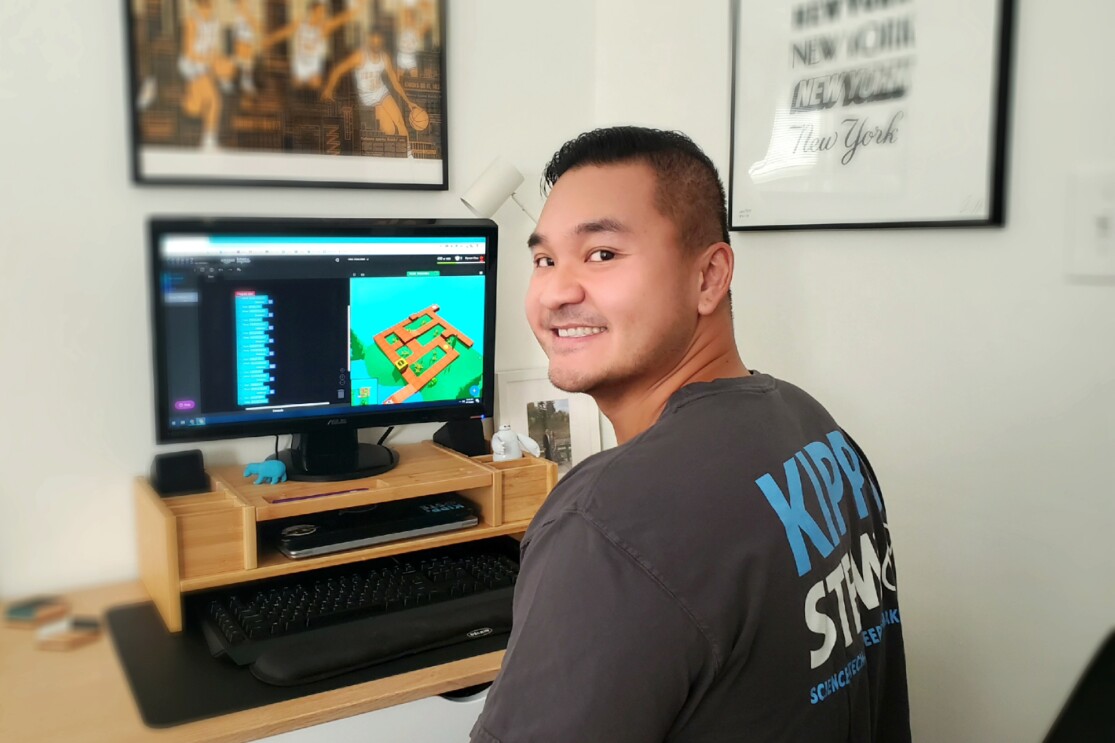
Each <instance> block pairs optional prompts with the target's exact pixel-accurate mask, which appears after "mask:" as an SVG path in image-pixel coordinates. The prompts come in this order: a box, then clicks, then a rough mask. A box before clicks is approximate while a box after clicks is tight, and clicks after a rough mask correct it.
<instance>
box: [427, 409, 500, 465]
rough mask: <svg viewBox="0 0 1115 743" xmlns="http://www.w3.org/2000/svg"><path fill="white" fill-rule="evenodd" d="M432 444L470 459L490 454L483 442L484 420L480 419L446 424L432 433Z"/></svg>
mask: <svg viewBox="0 0 1115 743" xmlns="http://www.w3.org/2000/svg"><path fill="white" fill-rule="evenodd" d="M434 442H435V443H438V444H441V445H442V446H445V447H448V448H450V449H453V450H454V451H459V452H460V453H461V454H464V455H466V456H470V457H476V456H479V455H481V454H489V453H491V449H490V448H489V447H488V442H487V441H485V440H484V420H483V419H481V418H466V419H465V420H462V421H449V422H447V423H446V424H445V425H443V426H442V427H441V428H439V429H438V430H437V431H436V432H434Z"/></svg>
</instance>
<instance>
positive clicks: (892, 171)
mask: <svg viewBox="0 0 1115 743" xmlns="http://www.w3.org/2000/svg"><path fill="white" fill-rule="evenodd" d="M732 12H733V18H732V29H733V44H732V47H733V54H734V59H733V70H732V125H731V133H732V157H731V175H730V178H729V194H730V195H729V215H728V216H729V222H730V225H731V228H732V229H733V230H777V229H819V228H863V227H964V226H999V225H1002V224H1003V223H1004V204H1005V197H1004V180H1005V178H1004V173H1005V170H1006V131H1007V118H1008V92H1009V90H1008V89H1009V84H1008V83H1009V79H1010V66H1011V62H1010V60H1011V44H1012V26H1013V15H1014V0H735V1H734V3H733V5H732Z"/></svg>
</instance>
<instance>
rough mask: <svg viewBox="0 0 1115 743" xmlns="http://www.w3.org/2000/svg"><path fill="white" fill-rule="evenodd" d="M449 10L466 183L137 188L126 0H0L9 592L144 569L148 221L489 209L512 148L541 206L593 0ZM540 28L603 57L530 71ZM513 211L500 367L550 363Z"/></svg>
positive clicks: (222, 448) (2, 521)
mask: <svg viewBox="0 0 1115 743" xmlns="http://www.w3.org/2000/svg"><path fill="white" fill-rule="evenodd" d="M449 5H450V14H449V33H450V43H449V48H450V53H449V64H448V66H449V78H450V79H449V84H450V88H449V105H450V116H451V120H450V141H449V151H450V191H448V192H430V193H425V192H423V193H415V192H402V191H395V192H392V191H361V190H349V189H290V188H282V189H259V188H256V189H244V188H163V187H159V188H155V187H150V186H148V187H142V188H141V187H137V186H135V185H133V184H132V183H131V182H130V180H129V171H128V162H129V160H128V147H129V141H128V131H127V127H126V105H125V93H124V81H125V79H126V78H125V71H124V70H125V64H124V41H123V30H122V26H123V23H122V17H123V16H122V12H121V10H120V3H119V2H108V3H104V2H97V3H93V2H88V1H87V0H64V1H63V2H52V3H42V2H38V0H3V2H0V251H2V262H0V359H2V360H3V367H2V369H0V468H2V471H3V472H4V476H3V478H0V595H5V596H9V597H11V596H18V595H22V594H26V593H30V592H33V591H44V590H54V589H62V588H67V587H71V586H76V585H82V584H91V583H99V582H103V581H108V580H117V579H122V578H128V577H132V576H135V575H136V573H137V568H136V558H135V536H134V520H133V519H134V514H133V510H132V503H131V497H132V496H131V490H132V479H133V478H134V477H135V476H136V475H138V474H141V473H144V472H146V471H147V468H148V467H149V465H150V461H151V457H152V456H153V455H154V454H155V453H156V451H157V449H156V447H155V446H154V423H153V410H152V391H151V385H152V381H151V372H150V358H151V352H150V341H149V337H148V320H147V312H148V308H147V295H146V291H147V287H146V283H145V282H146V277H147V275H146V273H145V270H144V266H145V252H144V251H145V242H144V240H145V238H144V224H145V219H146V216H147V215H150V214H163V213H186V214H190V213H203V214H237V215H239V214H264V215H266V214H276V215H282V214H309V215H337V216H471V214H470V213H469V212H468V210H467V209H465V207H464V206H463V205H462V204H461V203H460V201H459V195H460V193H461V192H462V191H464V189H465V188H467V187H468V186H469V184H470V183H471V182H472V180H473V179H475V178H476V176H478V175H479V174H480V172H481V171H482V170H483V169H484V167H486V166H487V164H488V163H489V162H490V161H491V159H492V158H494V157H495V156H496V155H497V154H503V155H504V156H505V157H507V158H509V159H510V160H511V161H512V162H514V163H516V164H517V165H519V167H520V169H521V170H523V171H524V173H525V175H526V177H527V185H524V188H523V196H524V198H525V199H527V201H528V204H529V203H530V202H531V201H532V200H533V202H534V206H535V207H536V208H537V202H538V195H537V189H535V188H533V187H532V184H536V183H537V182H538V179H539V177H540V172H541V167H542V164H543V163H544V162H545V160H546V159H547V158H548V157H549V156H550V154H552V152H553V151H554V150H555V149H556V148H557V147H558V146H559V145H560V144H561V143H562V142H564V141H565V140H566V139H568V138H569V137H571V136H573V135H575V134H576V133H578V132H579V131H582V130H584V129H586V128H588V127H590V126H591V124H592V107H593V98H592V79H593V57H592V53H591V50H592V48H593V39H592V34H593V26H592V24H591V23H588V22H585V21H586V18H588V19H591V14H592V4H591V3H590V2H589V1H588V0H573V1H572V2H562V3H561V4H560V6H559V5H556V4H551V3H545V2H533V3H523V2H517V1H516V0H484V2H476V3H473V2H469V3H462V2H451V3H449ZM540 28H544V29H546V30H547V34H552V35H553V37H552V38H563V39H565V40H566V41H567V42H568V43H573V44H576V45H578V46H580V47H583V48H586V49H587V50H588V52H587V53H583V54H578V55H576V56H575V57H573V58H570V59H568V60H563V61H562V62H561V64H550V63H546V62H544V61H543V62H541V63H528V64H523V60H532V59H538V58H539V55H538V49H537V43H538V39H537V35H536V34H535V33H523V30H524V29H540ZM496 219H497V220H498V221H499V223H500V227H501V231H500V239H501V241H502V242H503V244H504V246H505V251H504V256H505V259H504V260H503V261H501V273H500V277H499V302H500V303H501V304H502V307H503V311H502V312H501V313H500V316H499V319H498V323H497V325H498V337H497V343H496V352H497V358H498V359H499V361H498V362H497V364H498V368H501V369H514V368H521V367H528V366H537V365H539V364H540V363H544V361H545V357H544V356H542V355H541V352H540V351H538V350H537V349H536V346H535V343H534V342H533V336H532V335H531V334H530V331H529V329H528V328H527V326H526V323H525V321H524V320H523V319H522V312H521V311H520V308H521V306H522V296H523V291H524V288H525V283H524V278H525V276H526V275H527V274H528V272H529V261H528V260H527V259H526V248H525V247H522V246H524V245H525V244H526V236H527V235H528V234H529V232H530V230H531V228H532V227H533V225H532V224H530V223H529V221H528V220H527V219H526V217H525V216H524V215H523V214H522V212H520V211H519V210H518V209H517V208H516V207H515V206H514V205H513V204H512V205H511V206H509V207H508V206H504V207H503V208H502V209H501V210H500V212H499V213H497V214H496ZM520 248H521V249H520ZM433 428H434V427H432V426H413V427H410V428H408V429H406V430H405V431H403V432H402V433H401V435H398V436H397V437H396V438H395V439H393V440H397V441H406V440H418V439H421V438H429V436H430V435H431V434H432V431H433ZM272 441H273V439H272V438H270V437H267V438H261V439H250V440H244V441H241V442H234V443H227V442H226V443H215V444H206V445H202V446H201V448H202V449H203V450H204V452H205V455H206V461H207V462H208V463H229V462H236V461H246V460H252V459H259V458H262V457H263V456H265V455H266V454H267V453H269V452H270V450H271V447H272ZM178 448H191V447H189V446H187V447H178Z"/></svg>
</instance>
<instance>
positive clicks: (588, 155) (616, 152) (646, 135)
mask: <svg viewBox="0 0 1115 743" xmlns="http://www.w3.org/2000/svg"><path fill="white" fill-rule="evenodd" d="M627 162H643V163H646V164H647V165H649V166H650V168H651V170H653V171H654V174H655V177H656V178H657V179H658V185H657V187H656V188H655V207H656V208H657V209H658V211H659V212H661V213H662V215H663V216H665V217H666V218H668V219H670V220H671V221H672V222H673V223H674V224H675V225H676V226H677V229H678V237H679V238H680V239H681V242H682V244H683V245H685V246H687V247H691V248H693V249H697V250H699V249H701V248H704V247H707V246H708V245H711V244H713V243H715V242H729V236H728V207H727V199H725V198H724V186H723V184H722V183H721V182H720V174H719V173H718V172H717V170H716V166H715V165H713V164H712V160H710V159H709V156H708V155H706V154H705V153H704V151H703V150H701V148H700V147H698V146H697V145H696V144H695V143H694V142H693V140H692V139H690V138H689V137H687V136H685V135H684V134H682V133H681V132H675V131H664V130H662V129H649V128H646V127H641V126H614V127H609V128H605V129H594V130H592V131H590V132H585V133H584V134H581V135H580V136H578V137H575V138H573V139H571V140H569V141H568V142H566V143H565V144H563V145H562V146H561V149H559V150H558V151H557V152H556V153H554V156H553V158H551V159H550V162H549V164H548V165H547V166H546V168H545V170H543V172H542V182H543V191H544V192H548V191H549V189H550V188H552V187H553V185H554V184H555V183H557V180H558V178H561V176H562V175H564V174H565V173H566V172H568V171H570V170H573V169H574V168H579V167H582V166H586V165H617V164H621V163H627Z"/></svg>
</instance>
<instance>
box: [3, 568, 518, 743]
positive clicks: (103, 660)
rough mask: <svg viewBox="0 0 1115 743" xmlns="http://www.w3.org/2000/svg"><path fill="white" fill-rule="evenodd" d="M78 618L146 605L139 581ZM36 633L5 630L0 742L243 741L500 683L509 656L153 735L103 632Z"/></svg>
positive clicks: (86, 607) (85, 598)
mask: <svg viewBox="0 0 1115 743" xmlns="http://www.w3.org/2000/svg"><path fill="white" fill-rule="evenodd" d="M67 598H68V599H69V600H70V602H71V604H72V605H73V608H74V612H75V613H77V614H95V615H98V616H101V617H102V618H103V613H104V610H105V609H107V608H109V607H111V606H115V605H119V604H128V603H135V602H138V601H144V600H146V599H147V594H146V593H145V592H144V590H143V586H142V585H141V584H140V583H139V582H138V581H136V582H132V583H120V584H116V585H112V586H106V587H103V588H98V589H92V590H87V591H81V592H76V593H73V594H71V595H69V596H67ZM34 636H35V633H34V631H33V630H26V629H14V628H10V627H6V626H0V740H5V741H8V740H10V741H54V740H71V741H114V742H115V741H120V743H127V742H129V741H197V740H206V741H247V740H255V739H257V738H262V737H265V736H268V735H276V734H278V733H282V732H286V731H288V730H296V729H298V728H304V727H309V726H310V725H317V724H319V723H322V722H328V721H330V720H337V719H340V718H342V717H349V716H351V715H356V714H360V713H362V712H370V711H372V710H376V709H381V708H383V707H389V706H391V705H394V704H402V703H404V702H410V701H413V700H415V699H422V698H424V697H429V696H433V695H434V694H440V693H443V692H446V691H451V690H453V689H459V688H462V687H465V686H472V685H475V684H481V683H485V682H487V681H491V680H492V679H494V678H495V676H496V672H497V671H498V670H499V666H500V663H501V662H502V660H503V652H502V651H501V652H498V653H488V654H486V655H478V656H475V657H472V658H466V659H465V660H460V661H456V662H454V663H447V664H445V665H442V666H437V667H434V668H427V669H423V670H421V671H414V672H412V673H405V674H400V675H398V676H393V677H391V678H389V679H380V680H378V681H370V682H368V683H365V684H358V685H355V686H347V687H345V688H343V689H337V690H335V691H329V692H325V693H323V694H316V695H313V696H308V697H301V698H299V699H293V700H290V701H287V702H282V703H280V704H273V705H270V706H267V707H259V708H256V709H251V710H246V711H244V712H236V713H233V714H230V715H225V716H223V717H218V718H213V719H209V720H202V721H200V722H194V723H189V724H186V725H179V726H177V727H173V728H167V729H164V730H154V729H152V728H148V727H146V726H145V725H144V724H143V721H142V720H141V719H140V716H139V711H138V710H137V709H136V706H135V703H134V702H133V701H132V695H131V692H130V691H129V690H128V682H127V679H126V678H125V677H124V671H123V669H122V668H121V667H120V663H119V662H118V661H117V659H116V652H115V650H114V649H113V647H112V639H111V638H110V637H109V636H108V633H107V631H104V632H102V634H101V637H100V638H99V639H98V640H97V641H96V642H94V643H91V644H89V645H86V646H84V647H81V648H78V649H76V650H71V651H67V652H51V651H46V650H38V649H37V648H35V643H34Z"/></svg>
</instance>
